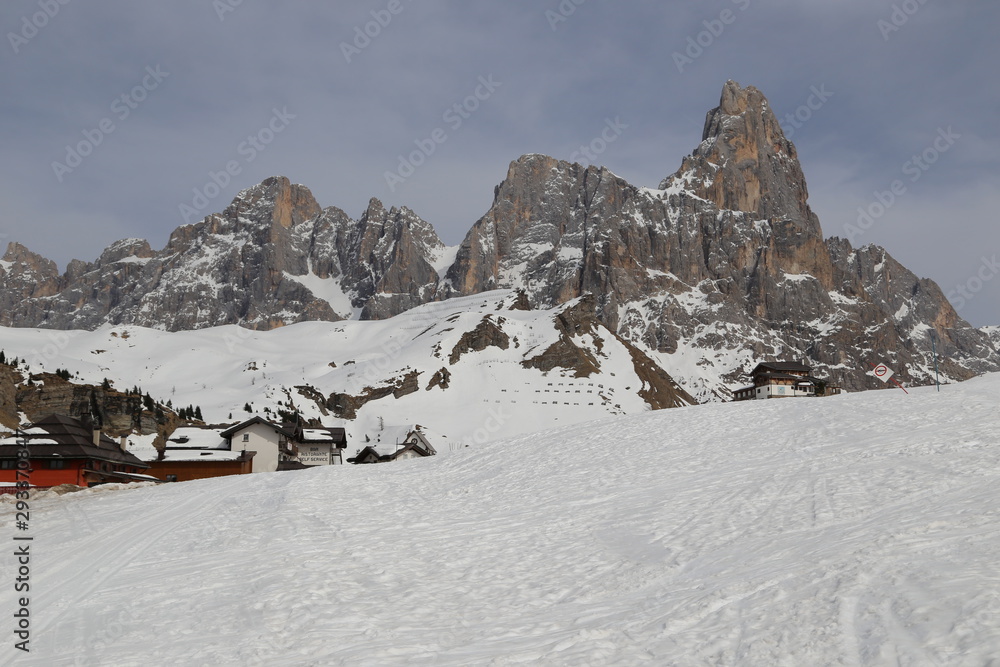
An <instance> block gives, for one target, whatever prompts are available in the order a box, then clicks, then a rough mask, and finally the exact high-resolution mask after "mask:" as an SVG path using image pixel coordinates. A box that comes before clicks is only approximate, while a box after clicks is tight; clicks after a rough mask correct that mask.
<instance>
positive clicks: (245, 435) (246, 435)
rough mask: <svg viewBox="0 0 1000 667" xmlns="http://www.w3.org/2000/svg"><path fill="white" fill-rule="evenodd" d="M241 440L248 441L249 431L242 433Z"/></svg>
mask: <svg viewBox="0 0 1000 667" xmlns="http://www.w3.org/2000/svg"><path fill="white" fill-rule="evenodd" d="M243 442H250V434H249V433H244V434H243Z"/></svg>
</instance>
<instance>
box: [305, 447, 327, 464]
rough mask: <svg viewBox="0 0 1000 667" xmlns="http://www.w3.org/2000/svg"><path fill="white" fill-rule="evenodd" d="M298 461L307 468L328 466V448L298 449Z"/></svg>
mask: <svg viewBox="0 0 1000 667" xmlns="http://www.w3.org/2000/svg"><path fill="white" fill-rule="evenodd" d="M299 461H301V462H302V463H304V464H305V465H307V466H327V465H330V448H329V446H327V447H315V446H312V445H309V446H305V447H301V446H300V447H299Z"/></svg>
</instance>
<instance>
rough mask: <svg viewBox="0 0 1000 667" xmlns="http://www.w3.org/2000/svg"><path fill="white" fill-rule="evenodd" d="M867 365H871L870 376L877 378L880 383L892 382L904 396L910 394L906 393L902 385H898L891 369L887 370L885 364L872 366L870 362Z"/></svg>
mask: <svg viewBox="0 0 1000 667" xmlns="http://www.w3.org/2000/svg"><path fill="white" fill-rule="evenodd" d="M868 363H869V364H871V367H872V375H874V376H875V377H877V378H878V379H879V380H881V381H882V382H888V381H889V380H892V381H893V382H895V383H896V386H897V387H899V388H900V389H902V390H903V392H904V393H906V394H909V393H910V392H908V391H906V387H904V386H903V385H901V384H899V380H897V379H896V378H894V377H893V375H895V373H894V372H893V371H892V369H891V368H889V367H888V366H886V365H885V364H872V363H871V362H870V361H869V362H868Z"/></svg>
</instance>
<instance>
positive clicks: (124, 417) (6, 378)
mask: <svg viewBox="0 0 1000 667" xmlns="http://www.w3.org/2000/svg"><path fill="white" fill-rule="evenodd" d="M19 412H23V413H24V415H25V416H26V417H27V419H28V421H32V422H33V421H37V420H38V419H41V418H42V417H45V416H47V415H50V414H58V415H69V416H71V417H89V416H90V415H93V414H96V415H97V416H98V418H99V419H100V423H101V428H102V430H103V431H104V432H105V433H107V434H108V435H110V436H112V437H119V436H123V435H130V434H132V433H143V434H150V433H157V434H159V435H161V436H162V435H164V434H167V433H170V432H172V431H173V430H174V429H175V428H176V427H177V425H178V424H179V420H178V418H177V415H176V414H174V413H173V412H172V411H171V410H167V409H163V408H162V406H161V407H160V409H159V410H148V409H146V408H145V406H144V405H143V397H142V396H141V395H137V394H131V395H130V394H126V393H124V392H120V391H117V390H115V389H104V388H103V387H100V386H95V385H89V384H77V383H74V382H70V381H68V380H65V379H63V378H61V377H59V376H58V375H55V374H53V373H41V374H37V375H31V376H30V377H29V378H26V377H25V376H24V374H23V373H21V372H20V371H18V370H16V369H14V368H11V367H10V366H7V365H0V424H2V425H3V426H5V427H7V428H11V429H13V428H15V427H17V426H18V425H19V418H18V413H19Z"/></svg>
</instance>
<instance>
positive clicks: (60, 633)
mask: <svg viewBox="0 0 1000 667" xmlns="http://www.w3.org/2000/svg"><path fill="white" fill-rule="evenodd" d="M998 390H1000V375H991V376H987V377H984V378H980V379H976V380H972V381H970V382H967V383H964V384H961V385H949V386H946V387H943V388H942V392H941V393H940V394H937V393H936V392H934V390H933V388H922V389H917V390H914V391H913V392H912V394H911V395H910V396H906V395H904V394H903V393H902V392H900V391H898V390H895V391H890V390H887V391H881V392H868V393H865V394H851V395H844V396H840V397H834V398H827V399H800V400H786V401H780V400H779V401H766V402H751V403H742V404H715V405H705V406H695V407H690V408H682V409H675V410H667V411H661V412H656V413H649V414H645V415H638V416H631V417H620V418H610V419H604V420H602V421H599V422H594V423H589V424H581V425H576V426H572V427H566V428H562V429H559V430H554V431H547V432H544V433H537V434H532V435H525V436H522V437H517V438H511V439H507V440H504V441H499V442H494V443H489V444H487V445H483V446H479V447H473V448H469V449H462V450H460V451H456V452H444V453H442V454H441V455H440V456H437V457H433V458H431V459H422V460H418V461H412V462H407V463H398V464H391V465H381V466H360V467H355V466H344V467H335V468H325V469H317V470H310V471H302V472H289V473H273V474H260V475H253V476H245V477H239V478H225V479H219V480H204V481H200V482H189V483H183V484H170V485H161V486H159V487H153V488H140V489H135V490H125V491H115V492H103V493H94V492H92V491H86V492H81V493H77V494H70V495H66V496H62V497H60V498H47V499H40V500H38V501H37V503H36V505H35V506H34V507H33V516H32V526H33V528H34V529H35V530H36V531H37V533H36V534H37V537H36V541H35V543H34V545H35V546H34V548H35V552H34V553H35V556H34V558H35V560H34V561H33V573H34V574H33V576H34V577H36V578H35V579H33V590H32V606H31V610H32V614H33V617H32V618H33V639H32V653H31V654H30V655H29V656H24V655H14V653H16V652H14V651H13V649H12V647H11V645H10V643H8V644H7V645H5V646H4V647H3V648H2V649H0V651H3V654H2V657H0V660H2V661H3V662H4V663H9V664H18V665H20V664H25V665H29V664H38V665H43V664H44V665H73V664H87V665H89V664H94V665H105V664H107V665H148V664H186V665H230V664H231V665H244V664H247V665H253V664H261V665H263V664H268V665H395V664H399V665H402V664H407V665H421V664H427V665H430V664H434V665H512V664H545V665H636V664H651V665H684V666H688V665H702V664H705V665H789V666H792V665H794V666H801V665H949V666H951V665H970V666H971V665H984V664H990V662H991V661H992V660H997V659H1000V633H998V632H997V628H998V627H1000V566H998V562H1000V560H998V558H997V556H998V554H1000V494H997V492H996V488H997V482H998V479H997V478H998V476H1000V466H998V463H1000V405H998V402H997V400H996V397H997V395H998ZM0 517H2V521H3V525H4V526H5V528H8V527H9V526H10V522H11V519H12V516H11V514H10V513H9V508H8V507H7V506H6V505H3V506H0ZM7 558H8V560H9V559H10V557H9V556H7ZM6 571H10V570H9V569H7V570H6ZM35 586H37V588H35ZM0 599H2V600H3V605H4V608H10V607H11V606H12V605H13V592H12V589H11V587H3V588H0ZM80 660H82V662H78V661H80Z"/></svg>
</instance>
